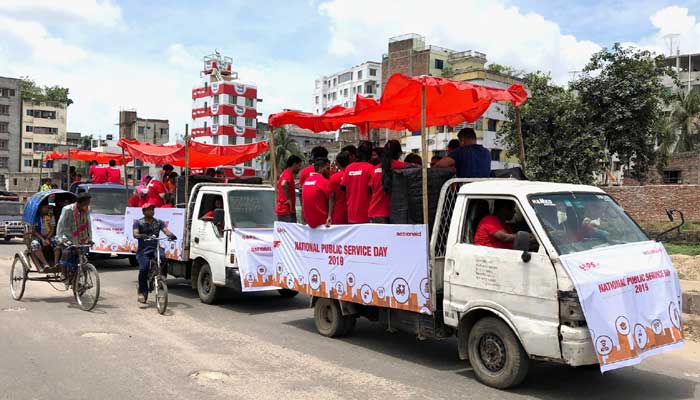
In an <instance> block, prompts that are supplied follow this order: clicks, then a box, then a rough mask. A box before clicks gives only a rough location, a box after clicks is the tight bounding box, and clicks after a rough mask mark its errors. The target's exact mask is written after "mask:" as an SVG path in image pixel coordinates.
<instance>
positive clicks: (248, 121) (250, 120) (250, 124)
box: [245, 118, 255, 128]
mask: <svg viewBox="0 0 700 400" xmlns="http://www.w3.org/2000/svg"><path fill="white" fill-rule="evenodd" d="M254 121H255V120H254V119H253V118H246V119H245V126H247V127H248V128H252V127H253V123H254Z"/></svg>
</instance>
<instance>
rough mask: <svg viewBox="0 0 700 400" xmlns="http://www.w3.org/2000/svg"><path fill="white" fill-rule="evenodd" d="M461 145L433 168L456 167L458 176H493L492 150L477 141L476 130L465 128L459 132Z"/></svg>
mask: <svg viewBox="0 0 700 400" xmlns="http://www.w3.org/2000/svg"><path fill="white" fill-rule="evenodd" d="M457 137H458V138H459V142H460V144H461V146H460V147H459V148H458V149H455V150H454V151H452V152H451V153H450V154H449V155H447V156H445V157H443V158H442V159H441V160H440V161H438V162H437V163H436V164H435V166H434V167H433V168H454V169H455V171H456V173H457V178H488V177H490V176H491V152H490V151H488V149H486V148H485V147H484V146H482V145H480V144H477V143H476V132H474V129H472V128H463V129H461V130H460V131H459V133H458V134H457Z"/></svg>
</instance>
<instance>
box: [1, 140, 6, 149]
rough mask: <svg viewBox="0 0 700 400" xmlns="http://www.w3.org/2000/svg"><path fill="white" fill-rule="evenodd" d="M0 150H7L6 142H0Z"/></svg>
mask: <svg viewBox="0 0 700 400" xmlns="http://www.w3.org/2000/svg"><path fill="white" fill-rule="evenodd" d="M0 150H7V140H0Z"/></svg>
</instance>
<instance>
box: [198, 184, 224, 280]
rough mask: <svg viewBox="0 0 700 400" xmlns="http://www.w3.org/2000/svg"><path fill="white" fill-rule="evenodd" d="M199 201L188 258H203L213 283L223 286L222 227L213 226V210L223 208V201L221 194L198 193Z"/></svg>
mask: <svg viewBox="0 0 700 400" xmlns="http://www.w3.org/2000/svg"><path fill="white" fill-rule="evenodd" d="M200 195H201V199H200V201H198V202H197V207H196V209H195V212H194V216H193V217H194V218H193V219H192V235H191V236H192V243H191V249H190V253H191V255H190V257H193V256H198V257H202V258H204V259H205V260H206V261H207V263H208V264H209V267H210V268H211V274H212V279H213V280H214V283H216V284H219V285H224V284H225V283H226V264H225V263H226V254H225V249H226V243H225V236H224V232H223V230H224V228H225V227H224V226H223V225H219V226H217V225H216V224H214V221H213V217H214V210H215V209H216V208H224V207H225V204H224V199H223V195H222V194H221V193H206V192H204V193H200Z"/></svg>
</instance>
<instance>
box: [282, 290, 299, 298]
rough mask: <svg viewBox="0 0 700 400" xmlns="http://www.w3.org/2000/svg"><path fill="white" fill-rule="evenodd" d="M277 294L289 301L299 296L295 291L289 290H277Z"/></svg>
mask: <svg viewBox="0 0 700 400" xmlns="http://www.w3.org/2000/svg"><path fill="white" fill-rule="evenodd" d="M277 293H279V294H280V296H282V297H284V298H285V299H291V298H292V297H294V296H296V295H298V294H299V292H297V291H296V290H289V289H277Z"/></svg>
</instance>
